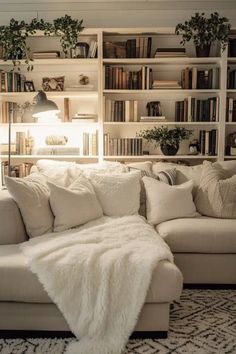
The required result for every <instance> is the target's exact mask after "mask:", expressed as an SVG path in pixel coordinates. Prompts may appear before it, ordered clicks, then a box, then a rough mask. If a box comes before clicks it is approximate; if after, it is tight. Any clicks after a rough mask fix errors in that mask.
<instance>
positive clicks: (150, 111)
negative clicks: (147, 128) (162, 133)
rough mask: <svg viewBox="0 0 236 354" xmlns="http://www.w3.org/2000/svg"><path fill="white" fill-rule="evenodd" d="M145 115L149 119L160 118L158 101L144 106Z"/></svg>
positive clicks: (159, 103) (160, 110) (160, 111)
mask: <svg viewBox="0 0 236 354" xmlns="http://www.w3.org/2000/svg"><path fill="white" fill-rule="evenodd" d="M146 109H147V115H148V116H149V117H153V116H154V117H160V116H162V109H161V102H160V101H151V102H148V103H147V105H146Z"/></svg>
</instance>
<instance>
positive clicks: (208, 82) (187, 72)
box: [181, 67, 219, 90]
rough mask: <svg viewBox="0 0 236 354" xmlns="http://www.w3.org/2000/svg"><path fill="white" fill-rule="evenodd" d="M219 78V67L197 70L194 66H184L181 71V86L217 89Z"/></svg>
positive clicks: (185, 87)
mask: <svg viewBox="0 0 236 354" xmlns="http://www.w3.org/2000/svg"><path fill="white" fill-rule="evenodd" d="M218 78H219V68H216V67H214V68H211V69H207V70H199V69H197V68H196V67H193V68H188V67H187V68H185V69H183V70H182V72H181V86H182V88H183V89H187V90H189V89H190V90H191V89H193V90H195V89H200V90H206V89H207V90H208V89H217V88H218V86H219V84H218Z"/></svg>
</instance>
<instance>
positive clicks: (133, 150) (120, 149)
mask: <svg viewBox="0 0 236 354" xmlns="http://www.w3.org/2000/svg"><path fill="white" fill-rule="evenodd" d="M104 155H105V156H141V155H143V140H142V138H111V137H110V135H109V133H106V134H104Z"/></svg>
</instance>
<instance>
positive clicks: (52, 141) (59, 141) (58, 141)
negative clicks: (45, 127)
mask: <svg viewBox="0 0 236 354" xmlns="http://www.w3.org/2000/svg"><path fill="white" fill-rule="evenodd" d="M67 142H68V138H67V137H66V136H64V135H48V136H47V137H46V139H45V143H46V145H66V144H67Z"/></svg>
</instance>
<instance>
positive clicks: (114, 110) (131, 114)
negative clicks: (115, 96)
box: [105, 99, 138, 122]
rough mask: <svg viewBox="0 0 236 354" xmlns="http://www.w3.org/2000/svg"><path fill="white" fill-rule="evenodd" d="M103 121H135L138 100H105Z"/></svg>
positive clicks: (136, 119) (136, 118)
mask: <svg viewBox="0 0 236 354" xmlns="http://www.w3.org/2000/svg"><path fill="white" fill-rule="evenodd" d="M105 121H106V122H137V121H138V101H137V100H126V101H117V100H109V99H106V101H105Z"/></svg>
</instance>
